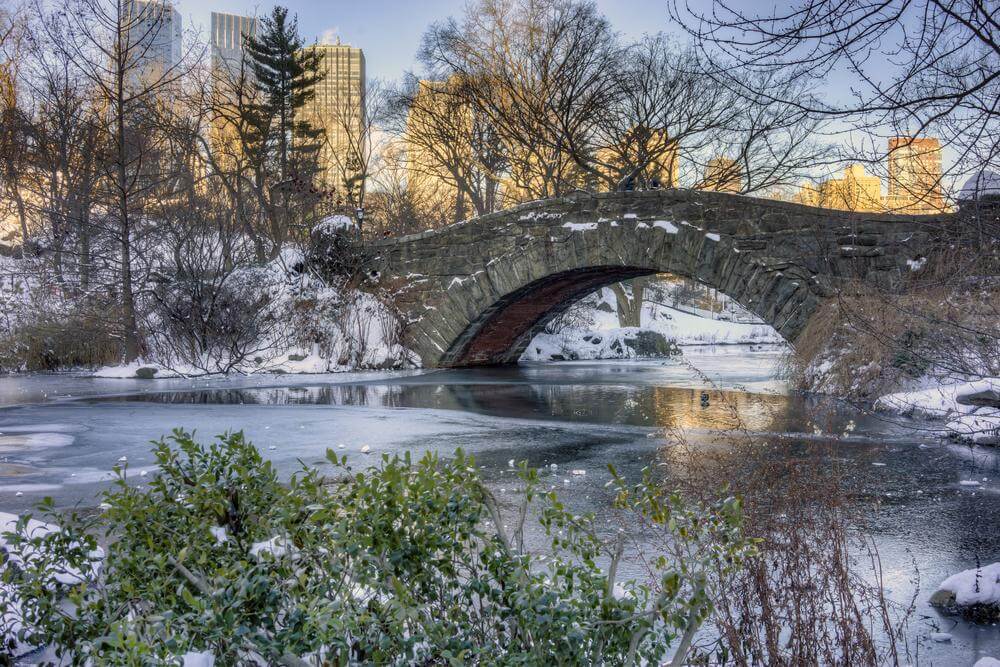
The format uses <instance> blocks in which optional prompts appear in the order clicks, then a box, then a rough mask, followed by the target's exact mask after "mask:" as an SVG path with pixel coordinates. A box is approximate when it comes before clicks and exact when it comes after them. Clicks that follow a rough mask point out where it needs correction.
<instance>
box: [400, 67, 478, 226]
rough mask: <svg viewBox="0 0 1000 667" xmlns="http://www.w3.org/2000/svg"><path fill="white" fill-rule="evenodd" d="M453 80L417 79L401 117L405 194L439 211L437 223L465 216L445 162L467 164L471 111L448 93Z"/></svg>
mask: <svg viewBox="0 0 1000 667" xmlns="http://www.w3.org/2000/svg"><path fill="white" fill-rule="evenodd" d="M453 85H455V82H454V81H420V82H419V83H418V84H417V90H416V91H415V94H414V97H413V103H412V104H411V105H410V111H409V114H408V115H407V117H406V136H405V140H404V142H405V147H406V189H407V191H408V192H409V194H410V198H411V199H412V200H413V202H414V203H415V204H416V205H417V206H418V207H419V208H424V209H428V210H436V211H437V212H439V213H443V214H444V215H442V216H440V217H441V219H440V222H442V223H448V222H455V221H457V220H461V219H462V218H464V217H465V210H464V209H465V204H464V202H463V201H462V197H461V196H460V195H461V193H460V191H459V188H458V184H457V183H456V182H455V178H454V176H453V175H452V174H451V172H450V170H449V164H451V165H453V166H454V165H458V164H467V163H468V162H469V159H468V158H469V157H470V156H471V152H472V148H471V146H469V145H468V144H467V142H466V141H463V140H467V138H468V136H469V134H470V133H471V122H472V115H471V111H470V110H469V108H468V107H467V106H466V105H464V104H463V103H461V102H457V101H456V98H455V97H454V96H452V95H450V94H449V86H453ZM456 105H458V107H459V108H456ZM456 120H458V122H453V121H456ZM466 123H468V125H466Z"/></svg>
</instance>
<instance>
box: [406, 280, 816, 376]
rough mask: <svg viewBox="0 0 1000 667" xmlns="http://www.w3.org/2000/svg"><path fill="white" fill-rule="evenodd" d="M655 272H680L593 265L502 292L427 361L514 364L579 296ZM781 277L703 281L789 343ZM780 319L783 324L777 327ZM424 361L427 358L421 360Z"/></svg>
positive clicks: (792, 326) (792, 329) (794, 330)
mask: <svg viewBox="0 0 1000 667" xmlns="http://www.w3.org/2000/svg"><path fill="white" fill-rule="evenodd" d="M658 273H672V274H674V275H683V274H681V273H678V272H674V271H663V270H662V269H660V268H652V267H643V266H593V267H587V268H579V269H572V270H567V271H562V272H559V273H554V274H552V275H549V276H546V277H544V278H541V279H539V280H535V281H533V282H530V283H528V284H527V285H524V286H523V287H521V288H519V289H516V290H513V291H512V292H510V293H508V294H506V295H504V296H503V297H501V298H499V299H497V300H496V301H495V302H494V303H493V304H492V305H491V306H490V307H488V308H486V309H484V310H483V312H482V313H481V314H480V315H479V317H478V318H476V319H475V320H473V321H472V322H471V323H470V324H469V325H468V326H467V327H466V328H465V330H464V331H463V332H462V333H461V334H460V335H459V336H458V337H457V338H456V339H455V340H454V342H453V343H452V344H451V346H450V347H449V348H448V349H447V350H446V351H445V352H444V353H443V354H442V355H441V356H440V358H438V359H436V360H431V361H432V363H433V365H436V366H444V367H467V366H489V365H504V364H515V363H517V361H518V360H519V359H520V357H521V355H522V354H523V352H524V350H525V349H526V348H527V346H528V345H529V344H530V343H531V340H532V339H533V338H534V337H535V336H536V335H537V334H539V333H541V332H542V331H544V329H545V326H546V325H547V324H548V323H549V322H551V321H552V320H553V319H555V318H556V317H558V316H559V315H561V314H562V313H563V312H565V311H566V310H567V309H568V308H569V307H570V306H571V305H573V303H575V302H576V301H578V300H579V299H581V298H583V297H585V296H586V295H588V294H590V293H592V292H594V291H596V290H597V289H599V288H601V287H606V286H608V285H611V284H614V283H617V282H621V281H623V280H629V279H631V278H637V277H640V276H647V275H653V274H658ZM683 277H693V276H683ZM781 277H782V276H781V274H780V273H778V274H777V277H776V279H775V280H773V281H772V282H771V284H770V285H768V287H767V291H766V292H764V293H763V294H762V293H761V292H758V291H757V290H753V289H751V288H752V286H751V285H750V284H749V283H747V282H743V283H742V287H743V288H744V291H743V292H742V293H739V294H736V293H732V292H735V291H736V290H726V289H725V288H724V287H722V286H719V285H714V284H711V283H710V282H706V284H709V286H711V287H716V288H718V289H719V291H721V292H723V293H724V294H727V296H730V297H731V298H733V299H735V300H736V301H737V302H739V303H741V305H743V306H744V307H746V308H748V309H749V310H751V311H753V312H755V313H757V314H758V315H760V316H761V317H762V318H763V319H764V320H765V321H767V322H768V323H769V324H771V325H772V326H775V328H776V329H777V330H778V332H779V333H781V334H782V335H783V336H784V337H785V338H786V339H787V340H789V342H794V339H795V337H796V336H797V334H798V330H799V328H800V326H799V324H798V322H799V319H798V318H795V320H794V321H793V319H792V318H789V317H788V311H787V308H785V306H787V305H789V303H788V302H789V298H788V297H790V296H791V295H792V292H798V291H799V290H797V289H795V288H797V287H799V284H798V283H795V284H794V285H793V286H792V288H791V289H789V287H788V284H789V283H790V282H791V281H783V280H781ZM695 279H697V278H695ZM748 294H752V295H754V296H757V297H760V296H764V295H766V294H772V295H773V297H774V298H773V299H772V300H768V299H766V298H764V299H759V300H756V299H755V298H754V296H750V297H749V298H748ZM755 301H756V302H755ZM792 301H795V302H796V303H794V304H793V305H794V306H795V307H796V308H797V307H799V306H801V305H802V304H801V303H799V302H798V301H797V300H794V299H793V300H792ZM810 310H811V308H810ZM779 320H780V321H779ZM781 324H786V326H780V325H781ZM426 361H428V360H425V363H426Z"/></svg>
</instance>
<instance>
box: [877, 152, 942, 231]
mask: <svg viewBox="0 0 1000 667" xmlns="http://www.w3.org/2000/svg"><path fill="white" fill-rule="evenodd" d="M941 174H942V170H941V142H940V141H938V140H937V139H934V138H932V137H893V138H891V139H889V199H888V202H887V203H888V207H889V210H890V211H892V212H893V213H907V214H913V215H927V214H934V213H940V212H942V211H944V210H945V205H944V196H943V194H942V190H941Z"/></svg>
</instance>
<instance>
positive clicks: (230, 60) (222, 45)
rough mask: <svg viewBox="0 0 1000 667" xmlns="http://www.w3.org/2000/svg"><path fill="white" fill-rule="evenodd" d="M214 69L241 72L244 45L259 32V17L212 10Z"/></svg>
mask: <svg viewBox="0 0 1000 667" xmlns="http://www.w3.org/2000/svg"><path fill="white" fill-rule="evenodd" d="M211 28H212V34H211V45H212V70H213V71H214V72H216V73H217V74H221V73H223V72H224V71H226V72H229V73H230V74H232V73H239V71H240V66H241V63H242V61H243V46H244V44H245V43H246V40H247V38H248V37H253V36H255V35H256V34H257V19H256V17H253V16H241V15H239V14H225V13H223V12H212V24H211Z"/></svg>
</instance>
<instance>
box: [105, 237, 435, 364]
mask: <svg viewBox="0 0 1000 667" xmlns="http://www.w3.org/2000/svg"><path fill="white" fill-rule="evenodd" d="M330 224H341V223H339V222H337V221H331V222H330ZM303 262H304V260H303V257H302V254H301V253H300V252H299V251H297V250H295V249H286V250H285V251H283V252H282V254H281V256H279V257H278V258H277V259H275V260H274V261H272V262H270V263H268V264H266V265H263V266H250V267H245V268H241V269H238V270H236V271H234V272H233V274H232V275H231V276H230V277H229V278H228V279H227V281H226V283H225V284H224V285H223V286H220V287H218V288H217V289H219V290H223V289H224V290H225V292H224V296H225V297H226V299H225V300H224V302H225V303H231V304H234V305H233V310H234V311H235V310H236V309H237V308H238V307H239V305H242V304H248V303H249V304H257V305H258V306H259V307H257V308H255V309H253V310H252V311H247V312H235V313H234V314H233V315H231V316H228V315H227V317H229V320H227V321H224V322H223V323H222V326H218V327H216V328H217V329H219V330H221V331H222V332H223V333H222V334H221V335H220V336H217V339H214V340H212V341H210V342H211V344H210V345H208V346H202V347H201V348H200V349H199V348H198V347H197V346H195V345H193V344H192V343H202V342H203V341H205V337H204V336H200V335H199V334H200V332H199V331H194V332H189V331H187V330H186V329H185V328H184V327H183V326H178V325H177V324H176V322H173V323H169V324H171V325H172V326H163V327H156V326H151V327H150V329H151V330H153V331H154V333H151V334H150V335H148V336H147V343H148V347H149V352H148V353H147V355H146V358H144V359H141V360H138V361H135V362H132V363H130V364H123V365H115V366H105V367H103V368H100V369H99V370H97V371H96V372H95V373H94V376H95V377H102V378H136V377H138V378H144V379H152V378H169V377H197V376H205V375H215V374H231V373H236V374H253V373H336V372H344V371H350V370H360V369H368V370H386V369H399V368H415V367H418V366H419V359H418V358H417V356H416V355H415V354H413V352H411V351H410V350H408V349H406V348H405V347H403V345H402V344H401V342H400V322H399V319H398V317H397V316H396V314H395V312H394V311H393V310H392V308H391V307H390V306H389V305H387V304H386V303H383V302H382V301H380V300H379V299H378V298H376V297H375V296H374V295H373V294H370V293H368V292H365V291H361V290H358V289H353V288H347V287H343V286H340V287H338V286H333V285H329V284H327V283H326V282H324V281H323V280H321V279H320V278H318V277H316V276H313V275H311V274H309V273H307V272H302V271H299V270H296V269H295V268H294V267H301V266H302V265H303ZM182 297H186V295H182ZM216 298H220V300H221V297H216ZM162 300H166V298H165V297H164V298H163V299H162ZM241 328H245V331H241V330H240V329H241ZM193 350H197V351H193Z"/></svg>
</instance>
